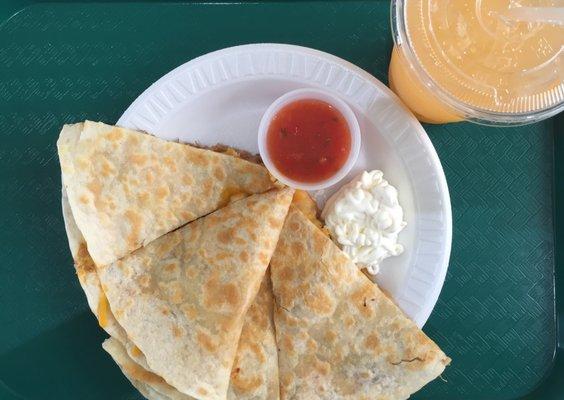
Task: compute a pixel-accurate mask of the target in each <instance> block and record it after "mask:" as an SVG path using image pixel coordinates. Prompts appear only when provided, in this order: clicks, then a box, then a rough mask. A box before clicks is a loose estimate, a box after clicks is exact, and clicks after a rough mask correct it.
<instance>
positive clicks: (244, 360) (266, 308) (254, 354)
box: [227, 270, 280, 400]
mask: <svg viewBox="0 0 564 400" xmlns="http://www.w3.org/2000/svg"><path fill="white" fill-rule="evenodd" d="M272 313H273V302H272V285H271V282H270V273H269V271H268V270H267V273H266V275H265V277H264V279H263V281H262V284H261V286H260V290H259V292H258V294H257V296H256V297H255V300H254V302H253V304H251V307H250V308H249V311H247V315H245V323H244V325H243V330H242V331H241V338H240V339H239V345H238V347H237V354H236V356H235V362H234V363H233V367H232V369H231V381H230V383H229V391H228V392H227V399H228V400H278V399H279V397H280V396H279V382H278V352H277V351H276V338H275V336H274V321H273V319H272V318H273V315H272Z"/></svg>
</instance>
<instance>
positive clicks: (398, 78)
mask: <svg viewBox="0 0 564 400" xmlns="http://www.w3.org/2000/svg"><path fill="white" fill-rule="evenodd" d="M517 9H520V10H518V11H519V12H518V13H517V12H515V11H516V10H517ZM547 10H553V12H552V14H553V15H557V14H558V13H557V12H559V13H560V15H562V12H564V11H563V10H564V0H536V1H535V0H397V1H396V2H395V3H394V6H393V9H392V20H393V29H394V39H395V43H396V44H395V46H394V50H393V52H392V60H391V64H390V71H389V80H390V86H391V88H392V90H394V91H395V92H396V94H398V96H399V97H400V98H401V99H402V100H403V102H404V103H405V104H406V105H407V106H408V107H409V108H410V109H411V110H412V111H413V113H414V114H415V115H416V116H417V117H418V118H419V119H420V120H421V121H424V122H430V123H445V122H454V121H460V120H471V121H476V122H483V123H493V124H521V123H528V122H534V121H537V120H540V119H543V118H547V117H550V116H552V115H554V114H556V113H557V112H559V111H561V110H562V109H563V108H564V25H562V22H563V21H560V23H559V21H558V20H557V18H556V17H555V18H552V19H551V18H547V17H546V15H547V14H549V13H547Z"/></svg>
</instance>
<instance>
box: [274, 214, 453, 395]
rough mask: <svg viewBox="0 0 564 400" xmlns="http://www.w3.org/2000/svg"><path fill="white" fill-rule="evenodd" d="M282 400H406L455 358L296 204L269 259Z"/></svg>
mask: <svg viewBox="0 0 564 400" xmlns="http://www.w3.org/2000/svg"><path fill="white" fill-rule="evenodd" d="M271 277H272V283H273V293H274V300H275V311H274V321H275V327H276V340H277V344H278V349H279V353H278V357H279V367H280V372H279V373H280V396H281V399H283V400H284V399H311V398H316V399H386V400H387V399H407V398H408V397H409V395H410V394H412V393H414V392H416V391H417V390H419V389H420V388H421V387H423V386H424V385H425V384H427V383H428V382H429V381H431V380H433V379H435V378H436V377H437V376H439V375H440V374H441V373H442V371H443V370H444V368H445V366H446V365H448V364H449V362H450V359H449V358H448V357H447V356H446V355H445V354H444V353H443V352H442V351H441V350H440V349H439V347H438V346H437V345H436V344H435V343H434V342H433V341H432V340H431V339H429V338H428V337H427V336H426V335H425V334H424V333H423V332H422V331H421V330H420V329H419V328H418V327H417V326H416V325H415V324H414V323H413V322H412V321H410V320H409V319H408V318H407V317H406V316H405V315H404V314H403V313H402V311H401V310H400V309H399V308H398V307H397V306H396V305H395V304H394V303H392V301H391V300H389V299H388V298H387V297H386V296H385V295H384V294H383V293H382V291H380V289H379V288H378V286H377V285H375V284H374V283H372V282H371V281H369V280H368V278H367V277H366V276H365V275H364V274H362V272H360V271H359V269H358V268H357V267H356V266H355V265H354V264H353V263H352V262H351V261H350V260H349V258H348V257H347V256H346V255H345V254H344V253H343V252H342V251H341V250H340V249H339V248H338V247H337V246H336V245H335V244H334V243H333V242H332V241H331V240H330V239H329V238H328V237H326V236H325V235H324V234H323V233H322V232H321V231H320V230H319V229H318V228H317V227H316V226H315V225H313V224H312V223H311V222H309V221H308V220H307V218H306V217H305V216H304V215H303V214H302V213H301V212H300V211H298V210H297V209H295V208H294V207H292V208H291V210H290V212H289V213H288V216H287V218H286V221H285V223H284V228H283V230H282V233H281V234H280V239H279V241H278V246H277V248H276V252H275V254H274V256H273V257H272V261H271Z"/></svg>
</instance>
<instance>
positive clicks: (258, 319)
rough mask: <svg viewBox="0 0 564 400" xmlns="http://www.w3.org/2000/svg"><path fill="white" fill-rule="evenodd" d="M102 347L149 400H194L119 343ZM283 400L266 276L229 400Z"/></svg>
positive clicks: (249, 321)
mask: <svg viewBox="0 0 564 400" xmlns="http://www.w3.org/2000/svg"><path fill="white" fill-rule="evenodd" d="M102 347H103V348H104V349H105V350H106V351H107V352H108V353H109V354H110V355H111V356H112V358H113V359H114V361H115V362H116V364H118V366H119V368H120V369H121V371H122V372H123V373H124V375H125V376H126V377H127V379H129V380H130V381H131V383H132V385H133V386H135V388H137V390H139V391H140V392H141V394H143V396H145V397H146V398H147V399H148V400H169V399H170V400H193V397H191V396H188V395H186V394H183V393H180V392H179V391H178V390H176V389H175V388H174V387H172V386H170V385H169V384H168V383H166V381H165V380H164V379H163V378H161V377H160V376H158V375H156V374H155V373H153V372H151V371H149V370H147V369H146V368H143V367H142V366H140V365H139V364H138V363H136V362H135V361H134V360H133V359H132V358H131V356H130V355H129V354H128V352H127V351H126V349H125V347H124V346H123V344H121V343H120V342H119V341H118V340H117V339H114V338H110V339H107V340H106V341H105V342H104V343H103V344H102ZM278 398H279V385H278V355H277V352H276V342H275V338H274V323H273V321H272V290H271V287H270V277H269V276H265V278H264V279H263V282H262V284H261V287H260V290H259V293H258V294H257V296H256V298H255V301H254V302H253V304H252V305H251V307H250V308H249V311H248V312H247V315H246V316H245V323H244V325H243V330H242V332H241V339H240V340H239V346H238V348H237V355H236V357H235V363H234V364H233V368H232V370H231V382H230V385H229V391H228V394H227V399H228V400H247V399H248V400H253V399H256V400H259V399H260V400H276V399H278Z"/></svg>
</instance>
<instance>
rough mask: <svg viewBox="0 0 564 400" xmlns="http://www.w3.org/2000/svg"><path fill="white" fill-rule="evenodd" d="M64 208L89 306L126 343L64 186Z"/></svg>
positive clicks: (79, 277) (66, 225) (75, 260)
mask: <svg viewBox="0 0 564 400" xmlns="http://www.w3.org/2000/svg"><path fill="white" fill-rule="evenodd" d="M62 207H63V219H64V222H65V230H66V231H67V238H68V242H69V247H70V250H71V254H72V258H73V260H74V268H75V271H76V275H77V277H78V281H79V283H80V286H81V287H82V289H83V290H84V293H85V295H86V301H87V302H88V306H89V307H90V310H92V312H93V313H94V315H95V316H96V318H97V319H98V323H99V325H100V326H101V327H102V328H103V329H104V330H105V331H106V332H107V333H108V334H109V335H110V336H113V337H115V338H116V339H118V340H119V341H120V342H122V343H125V342H126V341H127V335H126V333H125V331H124V330H123V328H122V327H121V326H120V325H119V323H118V322H117V321H116V319H115V318H114V316H113V314H112V312H111V310H110V307H109V305H108V301H107V299H106V296H105V295H104V292H103V291H102V286H101V285H100V279H99V278H98V273H97V272H96V267H95V265H94V261H93V260H92V258H91V257H90V254H89V253H88V249H87V248H86V241H85V240H84V237H83V236H82V233H80V230H79V229H78V227H77V226H76V223H75V221H74V217H73V215H72V211H71V208H70V205H69V202H68V198H67V194H66V190H65V187H64V185H63V189H62Z"/></svg>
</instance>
